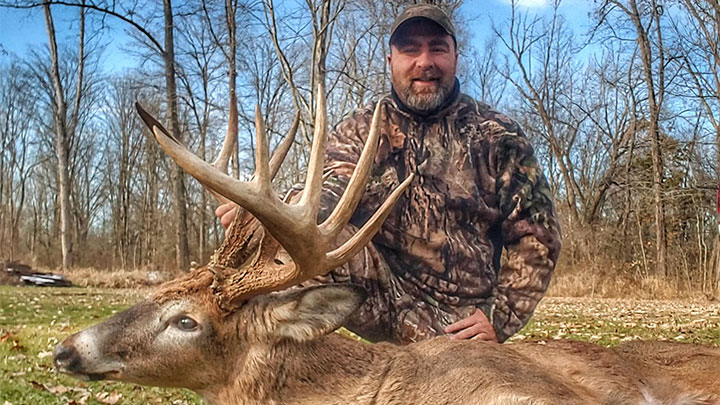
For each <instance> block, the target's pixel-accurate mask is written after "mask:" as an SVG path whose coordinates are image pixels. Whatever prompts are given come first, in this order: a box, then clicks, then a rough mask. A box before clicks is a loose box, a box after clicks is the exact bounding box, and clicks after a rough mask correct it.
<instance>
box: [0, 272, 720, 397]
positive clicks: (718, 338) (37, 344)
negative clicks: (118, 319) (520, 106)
mask: <svg viewBox="0 0 720 405" xmlns="http://www.w3.org/2000/svg"><path fill="white" fill-rule="evenodd" d="M142 295H143V291H142V290H141V291H138V290H118V289H95V288H30V287H6V286H0V405H10V404H12V405H26V404H27V405H29V404H32V405H35V404H37V405H43V404H74V405H80V404H146V403H147V404H152V403H161V404H177V405H179V404H200V403H201V401H200V400H199V399H198V397H197V396H196V395H195V394H193V393H192V392H189V391H186V390H171V389H159V388H146V387H139V386H136V385H131V384H120V383H108V382H94V383H84V382H80V381H77V380H75V379H73V378H71V377H68V376H65V375H62V374H58V373H56V372H55V371H54V369H53V367H52V349H53V347H54V346H55V345H56V344H57V343H58V342H59V341H60V340H61V339H63V338H64V337H66V336H68V335H69V334H71V333H73V332H75V331H78V330H80V329H83V328H84V327H87V326H89V325H91V324H94V323H96V322H99V321H100V320H102V319H105V318H107V317H108V316H110V315H111V314H113V313H115V312H118V311H120V310H122V309H125V308H127V307H128V306H130V305H131V304H132V303H133V302H135V301H137V300H138V299H139V298H140V297H141V296H142ZM529 338H532V339H536V340H537V339H540V340H544V339H559V338H563V339H565V338H567V339H577V340H583V341H591V342H596V343H599V344H603V345H613V344H617V343H620V342H622V341H626V340H630V339H639V338H642V339H673V340H679V341H686V342H702V343H712V344H715V345H718V346H720V303H707V302H691V301H639V300H621V299H588V298H546V299H545V300H543V302H542V303H541V304H540V306H539V307H538V309H537V311H536V313H535V316H534V318H533V320H532V321H531V322H530V324H528V325H527V327H526V328H525V329H523V331H521V332H520V333H519V334H518V335H516V336H514V337H513V338H512V339H511V340H520V339H529Z"/></svg>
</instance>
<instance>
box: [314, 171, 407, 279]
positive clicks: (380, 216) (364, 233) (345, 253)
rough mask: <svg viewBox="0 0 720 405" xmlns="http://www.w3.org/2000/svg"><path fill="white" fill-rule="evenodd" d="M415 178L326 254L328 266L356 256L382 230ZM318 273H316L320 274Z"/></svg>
mask: <svg viewBox="0 0 720 405" xmlns="http://www.w3.org/2000/svg"><path fill="white" fill-rule="evenodd" d="M414 178H415V175H414V174H412V173H411V174H410V175H409V176H408V177H407V178H406V179H405V180H404V181H403V182H402V183H400V185H399V186H397V188H396V189H395V190H393V192H392V193H391V194H390V197H388V199H387V200H385V202H383V204H382V205H381V206H380V208H378V210H377V211H375V213H374V214H373V216H372V217H370V219H369V220H368V221H367V222H366V223H365V224H364V225H363V226H362V228H360V229H359V230H358V231H357V232H356V233H355V234H354V235H353V236H352V237H351V238H350V239H348V240H347V242H345V243H343V244H342V246H340V247H339V248H337V249H335V250H333V251H332V252H329V253H328V254H327V255H326V259H325V260H326V261H327V267H328V268H329V269H334V268H336V267H339V266H341V265H342V264H344V263H345V262H347V261H348V260H350V258H352V257H353V256H355V255H356V254H357V253H358V252H359V251H360V250H361V249H362V248H363V247H365V245H366V244H367V243H368V242H370V240H371V239H372V238H373V236H375V234H376V233H377V231H379V230H380V227H381V226H382V224H383V222H385V218H387V216H388V214H390V211H392V209H393V207H395V203H397V200H398V199H399V198H400V196H401V195H402V193H404V192H405V189H406V188H407V187H408V186H409V185H410V183H412V181H413V179H414ZM320 274H321V273H318V274H316V275H318V276H319V275H320ZM313 277H314V276H313Z"/></svg>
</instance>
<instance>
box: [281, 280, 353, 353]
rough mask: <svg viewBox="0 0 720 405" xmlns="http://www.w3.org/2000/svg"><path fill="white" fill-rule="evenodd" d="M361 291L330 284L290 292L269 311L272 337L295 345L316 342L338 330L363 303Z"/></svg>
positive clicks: (345, 285) (348, 285) (343, 285)
mask: <svg viewBox="0 0 720 405" xmlns="http://www.w3.org/2000/svg"><path fill="white" fill-rule="evenodd" d="M366 295H367V293H366V292H365V289H364V288H362V287H360V286H357V285H352V284H330V285H322V286H316V287H308V288H304V289H302V290H297V291H293V292H292V293H291V294H289V295H288V296H287V301H285V300H284V301H285V302H284V303H282V304H281V305H278V306H277V307H275V308H273V309H272V316H273V318H274V319H275V320H276V321H277V324H276V327H275V335H276V336H278V337H281V338H288V339H292V340H295V341H298V342H304V341H308V340H312V339H315V338H318V337H320V336H323V335H327V334H328V333H330V332H332V331H334V330H335V329H337V328H339V327H340V326H342V324H343V322H345V319H347V318H348V316H350V314H352V313H353V312H355V311H356V310H357V309H358V308H359V307H360V304H362V302H363V301H364V300H365V297H366Z"/></svg>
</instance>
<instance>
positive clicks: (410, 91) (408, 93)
mask: <svg viewBox="0 0 720 405" xmlns="http://www.w3.org/2000/svg"><path fill="white" fill-rule="evenodd" d="M420 79H422V80H427V79H428V77H427V75H423V76H421V78H420ZM436 83H437V86H436V87H435V89H433V90H429V89H424V90H425V91H421V92H418V91H416V90H415V89H414V88H413V84H414V81H411V82H410V85H409V86H407V87H405V88H403V89H400V91H399V93H398V95H399V96H400V99H401V100H402V101H403V102H404V103H405V105H407V106H408V107H410V108H412V109H413V110H416V111H420V112H429V111H433V110H435V109H436V108H438V107H440V106H441V105H442V104H443V103H444V102H445V100H447V98H448V96H449V95H450V92H451V91H452V87H453V85H454V82H453V83H451V84H450V85H446V84H444V83H443V82H441V81H440V80H438V81H436ZM395 90H396V91H397V90H398V89H395Z"/></svg>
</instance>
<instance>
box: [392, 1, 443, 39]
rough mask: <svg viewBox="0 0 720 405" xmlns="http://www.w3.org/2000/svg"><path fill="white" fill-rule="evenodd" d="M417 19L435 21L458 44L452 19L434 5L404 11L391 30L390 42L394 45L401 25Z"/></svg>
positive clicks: (411, 7) (415, 6) (424, 5)
mask: <svg viewBox="0 0 720 405" xmlns="http://www.w3.org/2000/svg"><path fill="white" fill-rule="evenodd" d="M416 18H427V19H428V20H431V21H433V22H434V23H436V24H437V25H439V26H441V27H442V28H443V29H444V30H445V32H447V33H448V34H449V35H450V36H451V37H452V38H453V40H454V41H455V42H457V39H456V38H455V27H453V24H452V21H451V20H450V17H448V15H447V14H445V12H444V11H442V9H440V8H439V7H437V6H434V5H432V4H417V5H414V6H410V7H408V8H406V9H405V10H403V12H402V13H400V15H398V16H397V18H395V22H393V25H392V29H391V30H390V42H391V43H392V41H393V36H395V32H396V31H397V30H398V28H400V26H401V25H403V24H405V23H406V22H408V21H410V20H413V19H416Z"/></svg>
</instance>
